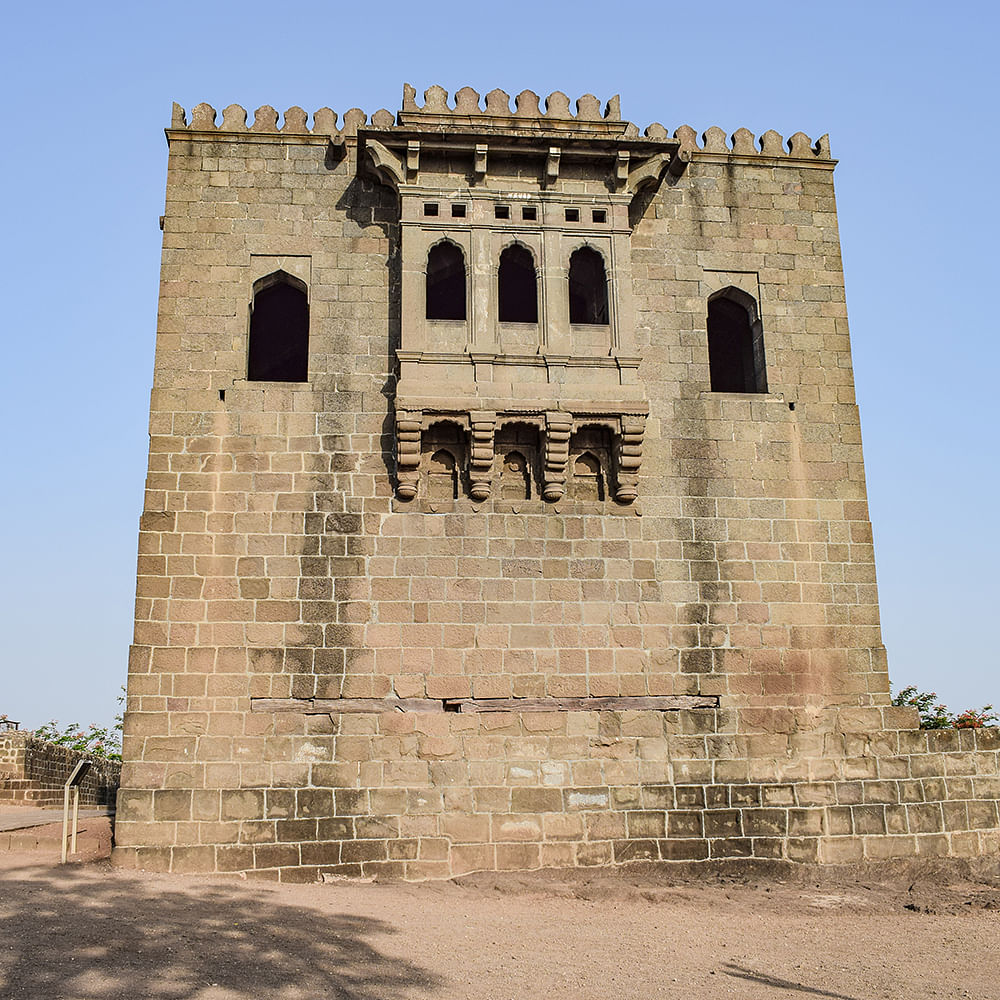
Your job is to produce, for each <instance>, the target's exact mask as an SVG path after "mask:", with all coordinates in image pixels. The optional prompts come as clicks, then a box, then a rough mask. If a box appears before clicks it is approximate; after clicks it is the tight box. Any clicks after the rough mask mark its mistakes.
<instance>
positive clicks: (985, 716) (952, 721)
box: [892, 684, 997, 729]
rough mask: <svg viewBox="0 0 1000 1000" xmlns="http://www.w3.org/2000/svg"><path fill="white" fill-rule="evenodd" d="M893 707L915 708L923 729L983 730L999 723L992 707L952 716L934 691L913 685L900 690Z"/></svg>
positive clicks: (966, 711) (968, 710)
mask: <svg viewBox="0 0 1000 1000" xmlns="http://www.w3.org/2000/svg"><path fill="white" fill-rule="evenodd" d="M892 703H893V705H897V706H900V707H906V708H915V709H916V710H917V711H918V712H919V713H920V728H921V729H982V728H983V727H984V726H989V725H991V724H992V723H994V722H996V721H997V715H996V713H995V712H994V711H993V706H992V705H983V707H982V708H967V709H966V710H965V711H964V712H959V713H958V715H952V714H951V713H950V712H949V711H948V706H947V705H942V704H941V703H940V702H938V696H937V693H936V692H934V691H918V690H917V689H916V687H915V686H914V685H913V684H910V685H908V686H907V687H905V688H902V689H900V690H899V691H898V692H897V693H896V694H895V696H894V697H893V699H892Z"/></svg>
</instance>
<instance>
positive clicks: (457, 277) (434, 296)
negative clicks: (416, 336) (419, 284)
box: [427, 241, 465, 319]
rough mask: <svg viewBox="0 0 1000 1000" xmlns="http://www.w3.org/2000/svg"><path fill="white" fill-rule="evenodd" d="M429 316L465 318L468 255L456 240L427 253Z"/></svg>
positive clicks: (439, 244) (441, 244)
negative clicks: (465, 254) (464, 253)
mask: <svg viewBox="0 0 1000 1000" xmlns="http://www.w3.org/2000/svg"><path fill="white" fill-rule="evenodd" d="M427 318H428V319H465V256H464V255H463V253H462V251H461V249H460V248H459V247H457V246H455V244H454V243H449V242H447V241H445V242H443V243H438V244H437V245H435V246H433V247H431V252H430V253H429V254H428V255H427Z"/></svg>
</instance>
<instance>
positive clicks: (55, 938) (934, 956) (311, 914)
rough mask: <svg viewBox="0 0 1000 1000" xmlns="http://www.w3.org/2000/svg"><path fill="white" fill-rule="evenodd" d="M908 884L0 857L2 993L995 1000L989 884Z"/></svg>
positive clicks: (994, 898) (293, 999)
mask: <svg viewBox="0 0 1000 1000" xmlns="http://www.w3.org/2000/svg"><path fill="white" fill-rule="evenodd" d="M912 874H913V873H912V870H910V871H898V872H895V873H891V872H890V873H888V874H887V873H886V871H885V870H881V871H880V872H878V873H871V872H868V873H858V872H854V873H844V872H841V873H833V872H813V873H812V874H811V877H812V878H813V881H811V882H808V881H805V878H806V873H800V874H799V875H798V876H797V877H796V881H794V882H788V881H786V882H784V883H777V882H774V881H773V880H766V881H765V880H759V879H758V880H734V879H732V878H721V877H705V876H702V877H698V878H688V879H684V878H681V877H678V876H676V875H672V876H671V877H670V880H669V881H668V880H667V879H666V878H665V877H664V876H663V875H662V874H656V873H655V872H649V873H641V872H635V871H630V872H628V873H626V874H622V873H614V872H611V873H594V874H591V875H580V874H578V873H569V874H567V873H541V874H535V875H517V876H495V875H482V876H475V877H471V878H469V879H467V880H462V881H461V883H460V884H456V883H440V884H424V885H401V884H389V885H374V884H357V883H348V882H337V883H329V884H322V885H302V886H299V885H275V884H270V883H263V882H253V881H249V882H247V881H238V880H230V881H224V880H220V879H207V878H203V877H193V876H176V875H175V876H166V875H153V874H140V873H129V872H123V871H120V870H117V869H113V868H111V867H110V866H109V865H108V864H107V863H106V862H95V863H90V864H85V865H84V864H80V865H69V866H66V867H60V866H58V865H54V864H53V863H52V862H51V861H50V860H49V859H48V858H46V857H43V856H41V855H39V854H38V853H22V854H17V853H9V854H3V855H0V997H3V998H8V997H10V998H32V1000H34V998H38V1000H41V998H46V1000H58V998H65V1000H77V998H80V1000H83V998H87V1000H91V998H101V1000H103V998H112V997H122V998H125V997H128V998H140V997H156V998H161V997H163V998H177V1000H187V998H198V1000H235V998H237V997H239V998H243V997H254V998H256V997H262V998H263V997H266V998H273V1000H300V998H301V1000H305V998H309V1000H313V998H317V997H342V998H352V1000H355V998H356V1000H361V998H365V1000H367V998H372V1000H375V998H379V1000H388V998H418V997H434V998H440V1000H449V998H473V997H474V998H479V1000H510V998H535V997H541V998H545V1000H557V998H573V1000H589V998H605V997H614V998H633V997H634V998H656V997H676V998H684V1000H702V998H705V1000H708V998H713V1000H714V998H718V997H741V998H742V997H746V998H754V1000H755V998H764V1000H767V998H772V997H773V998H778V997H782V998H786V1000H794V998H811V997H833V998H841V1000H843V998H851V1000H871V998H882V997H889V998H917V997H920V998H923V997H948V998H955V997H975V998H981V1000H997V998H1000V889H998V888H997V883H996V882H992V884H990V882H989V881H988V882H984V881H983V880H981V879H980V880H975V879H963V878H959V877H957V876H956V875H955V874H954V872H953V871H948V870H943V869H942V870H939V871H937V872H936V873H934V872H932V873H930V874H927V873H924V874H922V875H921V876H920V877H919V878H917V880H916V884H915V885H913V887H912V889H911V887H910V884H909V883H910V881H911V877H912ZM816 879H818V880H819V881H818V882H817V881H816ZM901 879H902V881H901ZM990 881H992V880H990ZM907 906H909V907H912V909H907V908H906V907H907ZM928 909H929V910H932V911H937V912H925V911H926V910H928Z"/></svg>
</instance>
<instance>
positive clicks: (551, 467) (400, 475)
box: [396, 407, 646, 504]
mask: <svg viewBox="0 0 1000 1000" xmlns="http://www.w3.org/2000/svg"><path fill="white" fill-rule="evenodd" d="M510 420H514V421H515V422H521V423H524V422H527V423H530V424H534V425H536V426H538V427H539V429H540V430H542V432H543V444H542V497H543V498H544V499H545V500H547V501H548V502H549V503H555V502H556V501H559V500H562V499H563V498H564V497H565V496H566V489H567V482H568V480H569V476H570V468H569V459H570V442H571V439H572V435H573V432H574V431H578V430H580V429H581V428H587V427H594V426H597V427H604V428H606V429H607V430H608V432H609V433H610V434H611V435H612V436H613V455H612V456H610V458H611V464H612V466H613V468H612V469H609V470H608V471H609V473H610V474H612V475H613V481H614V484H615V485H614V498H615V500H616V501H617V502H618V503H621V504H628V503H632V502H633V501H634V500H635V499H636V498H637V497H638V495H639V491H638V483H639V467H640V465H641V463H642V444H643V436H644V434H645V430H646V417H645V415H643V414H640V413H626V414H622V413H620V412H619V414H617V415H615V414H613V413H607V412H606V413H604V414H595V413H590V414H580V413H577V414H574V413H571V412H568V411H565V410H548V411H545V412H544V414H542V413H540V412H538V411H535V412H534V413H533V414H531V413H526V412H525V411H523V410H520V411H515V413H513V414H512V413H509V412H500V411H494V410H473V409H469V410H463V409H461V408H458V409H455V410H451V409H450V408H446V409H444V410H441V409H438V408H437V407H435V408H434V409H433V410H431V411H427V410H422V409H419V408H417V409H400V410H399V411H397V413H396V474H397V479H398V483H399V485H398V493H399V498H400V499H401V500H412V499H413V498H414V497H415V496H416V495H417V492H418V488H419V482H420V461H421V447H422V444H423V440H422V435H423V432H424V431H425V430H426V428H427V426H428V424H429V423H434V422H437V421H444V422H446V423H454V424H457V425H458V426H459V427H460V428H463V429H464V433H466V434H469V438H470V440H469V444H470V447H469V449H468V452H467V454H468V467H467V468H468V476H469V496H470V498H471V499H472V500H473V501H474V502H476V503H481V502H483V501H484V500H488V499H489V498H490V496H491V494H492V489H493V473H494V469H493V466H494V462H495V456H496V432H497V428H498V427H499V426H501V425H503V424H504V423H505V422H509V421H510Z"/></svg>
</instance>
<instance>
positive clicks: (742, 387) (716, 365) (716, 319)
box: [708, 288, 767, 392]
mask: <svg viewBox="0 0 1000 1000" xmlns="http://www.w3.org/2000/svg"><path fill="white" fill-rule="evenodd" d="M708 366H709V374H710V378H711V386H712V392H767V372H766V370H765V366H764V334H763V329H762V326H761V322H760V320H759V319H757V303H756V302H755V301H754V299H753V298H752V296H750V295H747V294H746V293H745V292H741V291H739V289H735V288H727V289H725V290H724V291H723V292H721V293H719V294H718V295H717V296H716V297H715V298H713V299H712V300H711V301H710V302H709V303H708Z"/></svg>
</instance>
